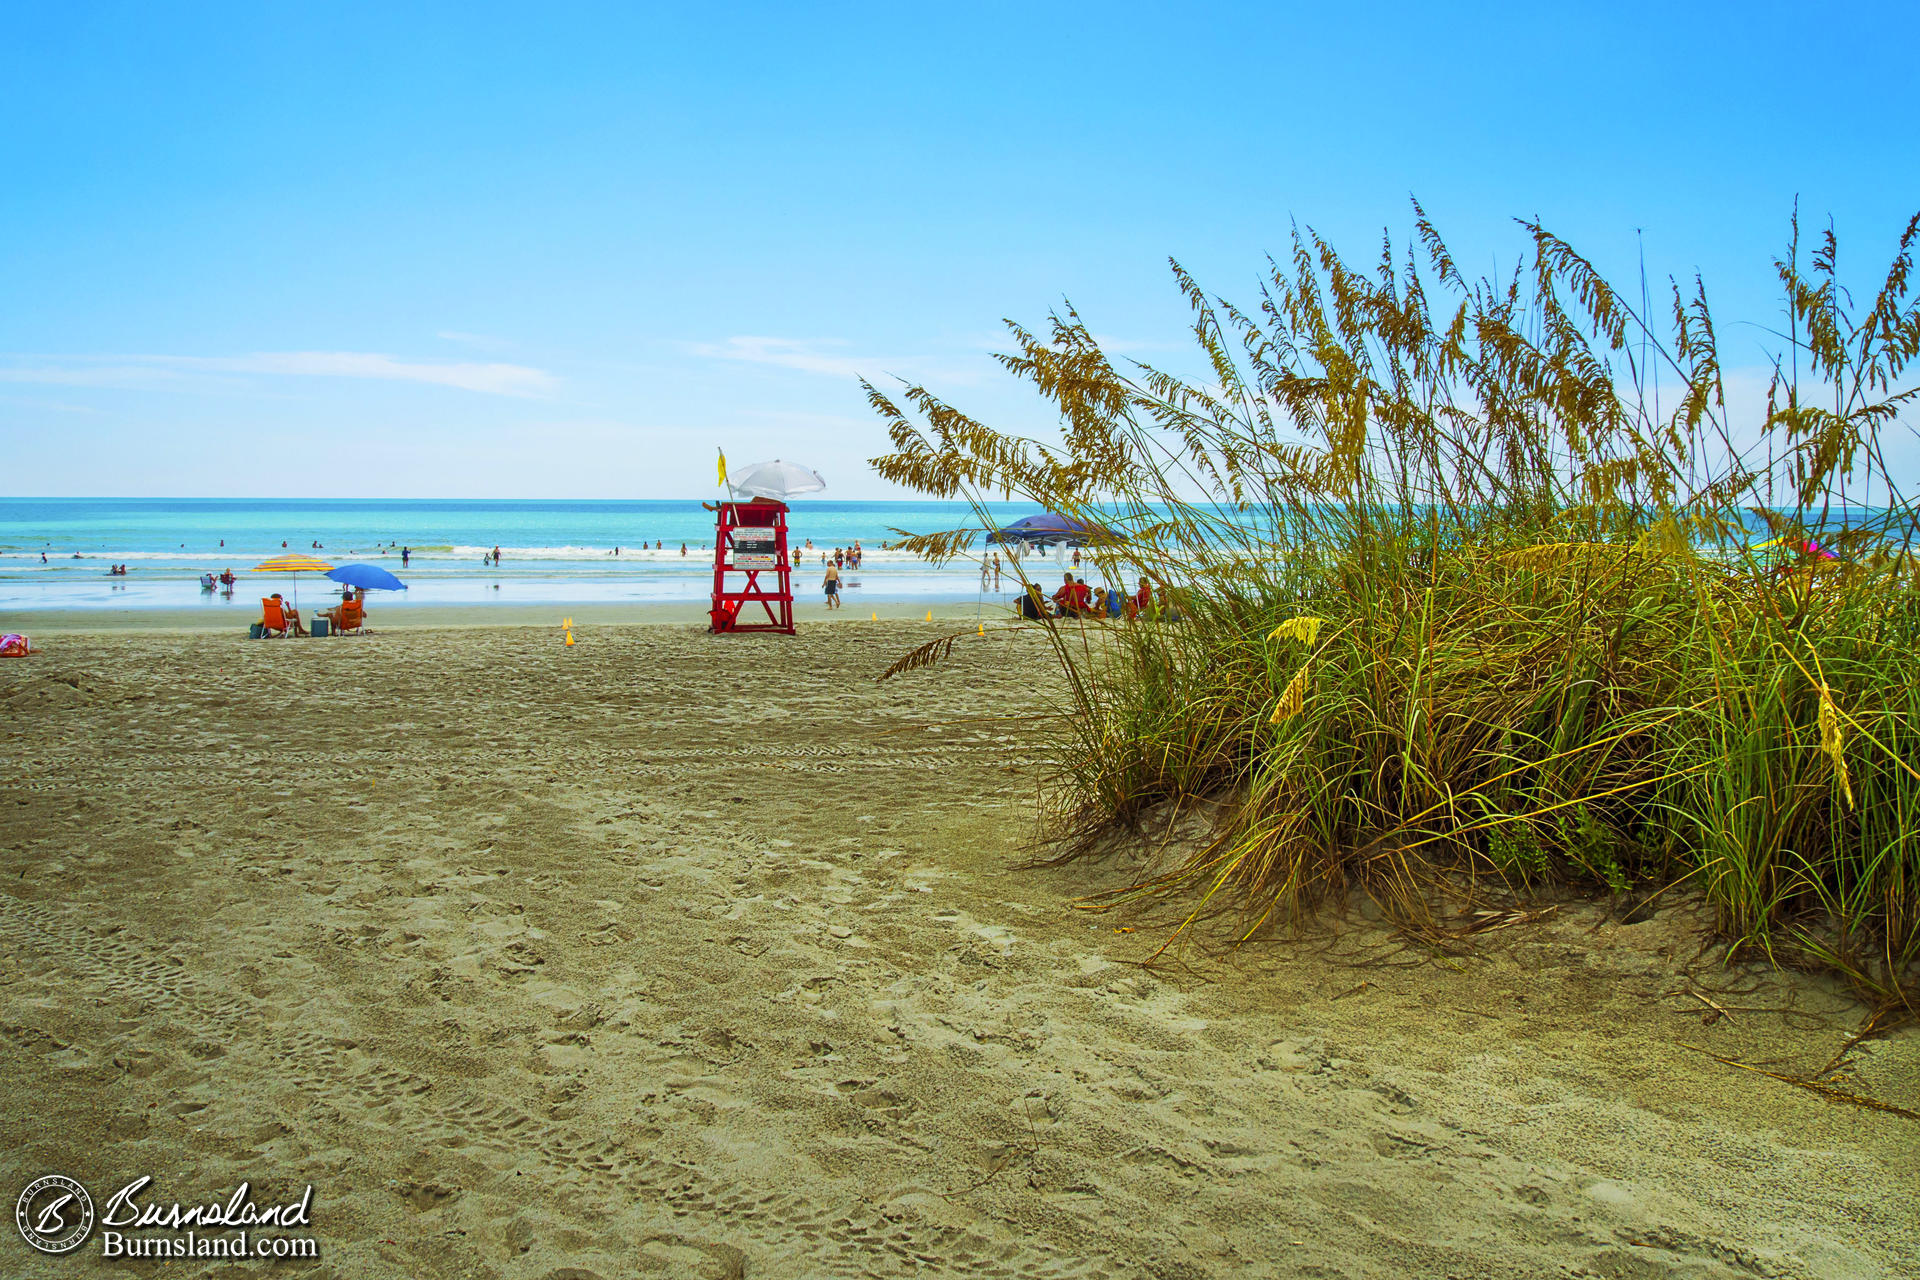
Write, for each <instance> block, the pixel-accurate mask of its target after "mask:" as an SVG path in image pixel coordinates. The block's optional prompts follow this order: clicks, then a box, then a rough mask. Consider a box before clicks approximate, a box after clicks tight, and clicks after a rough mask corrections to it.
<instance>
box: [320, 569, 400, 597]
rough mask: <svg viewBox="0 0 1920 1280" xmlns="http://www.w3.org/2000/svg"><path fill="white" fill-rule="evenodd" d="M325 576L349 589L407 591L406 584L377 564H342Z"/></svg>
mask: <svg viewBox="0 0 1920 1280" xmlns="http://www.w3.org/2000/svg"><path fill="white" fill-rule="evenodd" d="M327 576H328V577H329V578H332V579H333V580H334V581H335V582H339V583H344V584H345V585H347V586H349V587H359V588H360V589H361V590H362V591H405V590H406V589H407V584H406V583H404V582H402V581H400V579H398V578H396V577H394V576H393V575H392V574H390V573H388V572H387V571H386V570H385V569H382V568H381V567H380V566H379V565H377V564H343V565H341V566H340V567H339V568H338V569H329V570H327Z"/></svg>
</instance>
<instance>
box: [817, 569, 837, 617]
mask: <svg viewBox="0 0 1920 1280" xmlns="http://www.w3.org/2000/svg"><path fill="white" fill-rule="evenodd" d="M820 588H821V590H823V591H825V592H826V593H827V608H829V609H838V608H839V607H840V569H839V567H838V566H836V565H833V564H829V565H827V576H826V577H824V578H822V579H821V580H820Z"/></svg>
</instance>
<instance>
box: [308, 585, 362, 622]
mask: <svg viewBox="0 0 1920 1280" xmlns="http://www.w3.org/2000/svg"><path fill="white" fill-rule="evenodd" d="M366 598H367V591H366V588H365V587H348V588H347V589H346V590H345V591H342V592H341V593H340V603H339V604H337V605H335V606H334V607H333V608H331V609H322V610H321V611H320V616H321V617H323V618H325V619H326V620H327V621H328V622H329V623H331V624H332V626H333V630H334V631H335V632H341V631H358V630H359V629H360V626H361V623H362V622H363V621H364V620H365V617H366V613H365V609H366V605H365V601H366Z"/></svg>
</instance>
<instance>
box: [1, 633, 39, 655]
mask: <svg viewBox="0 0 1920 1280" xmlns="http://www.w3.org/2000/svg"><path fill="white" fill-rule="evenodd" d="M32 652H33V641H31V640H29V639H27V638H26V637H25V636H23V635H19V634H16V633H15V632H12V631H9V632H7V634H5V635H3V636H0V658H24V657H26V656H27V655H28V654H30V653H32Z"/></svg>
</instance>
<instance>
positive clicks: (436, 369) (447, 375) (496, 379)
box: [0, 351, 557, 396]
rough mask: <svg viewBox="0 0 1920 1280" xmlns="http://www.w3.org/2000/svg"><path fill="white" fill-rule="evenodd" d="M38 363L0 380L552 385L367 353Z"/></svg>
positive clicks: (521, 391) (523, 373) (496, 369)
mask: <svg viewBox="0 0 1920 1280" xmlns="http://www.w3.org/2000/svg"><path fill="white" fill-rule="evenodd" d="M36 360H37V361H38V363H35V364H22V365H15V366H12V367H0V382H31V383H50V384H54V385H59V386H70V387H143V386H144V387H152V386H155V385H172V386H178V385H180V384H181V383H182V382H183V381H184V380H185V378H186V376H187V375H189V374H193V373H209V374H258V375H265V376H271V377H296V378H361V379H370V380H375V381H382V382H423V383H427V384H429V385H433V386H441V387H453V388H456V389H458V390H461V391H472V392H477V393H479V394H481V395H496V396H537V395H540V394H542V393H544V392H547V391H549V390H551V389H552V388H553V387H554V386H555V385H556V382H557V380H556V379H555V378H554V377H553V375H552V374H550V373H548V372H546V371H545V370H544V369H533V368H529V367H528V366H526V365H518V364H502V363H498V362H488V363H478V362H474V361H457V360H406V359H402V358H401V357H399V356H392V355H386V354H383V353H380V352H370V351H265V352H258V353H255V354H253V355H242V356H155V355H131V356H90V357H36Z"/></svg>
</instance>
